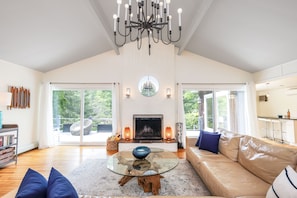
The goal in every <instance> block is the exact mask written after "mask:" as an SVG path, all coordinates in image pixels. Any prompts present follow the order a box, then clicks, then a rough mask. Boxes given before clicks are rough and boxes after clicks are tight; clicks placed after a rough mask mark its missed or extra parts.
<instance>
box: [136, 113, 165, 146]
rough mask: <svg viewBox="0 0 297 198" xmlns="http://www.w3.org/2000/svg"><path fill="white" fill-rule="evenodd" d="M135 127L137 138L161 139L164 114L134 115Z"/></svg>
mask: <svg viewBox="0 0 297 198" xmlns="http://www.w3.org/2000/svg"><path fill="white" fill-rule="evenodd" d="M133 129H134V130H133V131H134V139H135V140H161V139H163V137H162V129H163V115H160V114H158V115H156V114H154V115H153V114H145V115H133Z"/></svg>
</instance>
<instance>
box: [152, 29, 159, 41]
mask: <svg viewBox="0 0 297 198" xmlns="http://www.w3.org/2000/svg"><path fill="white" fill-rule="evenodd" d="M154 32H155V31H152V39H153V41H154V43H159V41H160V37H159V30H157V40H155V37H154Z"/></svg>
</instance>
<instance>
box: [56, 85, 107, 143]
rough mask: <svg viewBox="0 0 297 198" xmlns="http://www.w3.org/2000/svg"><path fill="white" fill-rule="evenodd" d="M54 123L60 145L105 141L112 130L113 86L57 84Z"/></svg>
mask: <svg viewBox="0 0 297 198" xmlns="http://www.w3.org/2000/svg"><path fill="white" fill-rule="evenodd" d="M53 126H54V130H55V131H56V132H57V139H58V143H59V144H86V145H92V144H105V143H106V140H107V137H108V136H110V135H111V133H112V92H111V89H102V88H101V89H100V88H97V89H86V88H85V89H83V88H80V89H75V88H68V89H66V88H65V87H59V86H57V88H56V89H54V90H53Z"/></svg>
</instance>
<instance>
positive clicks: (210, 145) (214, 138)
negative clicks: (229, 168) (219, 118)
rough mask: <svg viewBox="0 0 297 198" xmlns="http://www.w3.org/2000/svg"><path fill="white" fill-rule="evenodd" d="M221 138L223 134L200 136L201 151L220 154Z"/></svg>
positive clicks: (204, 134) (203, 134)
mask: <svg viewBox="0 0 297 198" xmlns="http://www.w3.org/2000/svg"><path fill="white" fill-rule="evenodd" d="M220 137H221V134H218V133H211V134H209V133H202V136H200V146H199V149H202V150H207V151H210V152H213V153H216V154H218V152H219V140H220Z"/></svg>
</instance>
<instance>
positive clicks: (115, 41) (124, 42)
mask: <svg viewBox="0 0 297 198" xmlns="http://www.w3.org/2000/svg"><path fill="white" fill-rule="evenodd" d="M114 43H115V45H116V46H117V47H123V46H124V45H125V44H126V37H125V40H124V41H123V43H121V44H119V43H117V33H116V32H114Z"/></svg>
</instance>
